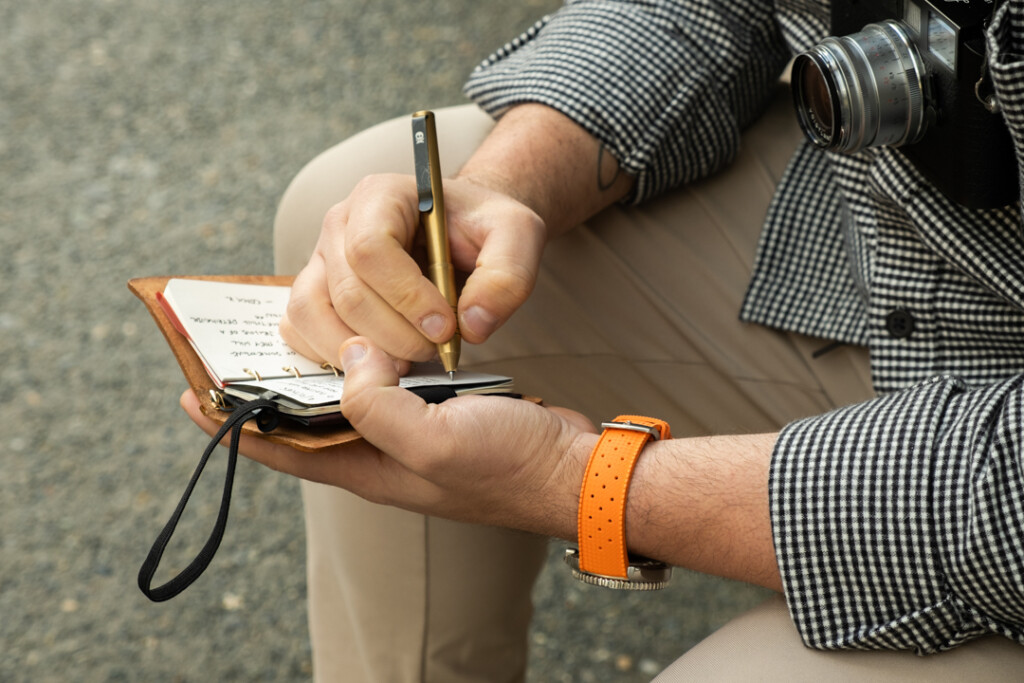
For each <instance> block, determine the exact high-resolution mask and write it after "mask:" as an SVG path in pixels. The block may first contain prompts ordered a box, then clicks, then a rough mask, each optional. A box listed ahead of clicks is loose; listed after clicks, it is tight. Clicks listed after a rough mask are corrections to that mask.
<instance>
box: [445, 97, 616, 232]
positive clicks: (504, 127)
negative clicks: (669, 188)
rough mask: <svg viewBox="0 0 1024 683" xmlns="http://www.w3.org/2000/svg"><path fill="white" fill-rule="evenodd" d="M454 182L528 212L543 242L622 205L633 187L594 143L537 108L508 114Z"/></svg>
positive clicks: (547, 109) (553, 113)
mask: <svg viewBox="0 0 1024 683" xmlns="http://www.w3.org/2000/svg"><path fill="white" fill-rule="evenodd" d="M458 177H459V178H464V179H466V180H469V181H471V182H474V183H477V184H479V185H483V186H485V187H488V188H490V189H493V190H498V191H501V192H504V193H505V194H508V195H509V196H511V197H513V198H514V199H516V200H518V201H520V202H522V203H523V204H525V205H526V206H528V207H530V208H531V209H533V210H534V211H535V212H536V213H537V215H539V216H540V217H541V219H543V221H544V223H545V225H546V227H547V231H548V237H549V238H550V237H553V236H555V235H557V234H558V233H560V232H562V231H564V230H568V229H569V228H572V227H573V226H575V225H578V224H579V223H581V222H582V221H584V220H586V219H587V218H589V217H590V216H592V215H594V214H596V213H597V212H599V211H600V210H601V209H603V208H605V207H607V206H609V205H611V204H613V203H614V202H616V201H618V200H619V199H622V198H623V197H625V196H626V194H628V193H629V191H630V189H631V188H632V186H633V182H634V179H633V178H632V176H629V175H628V174H626V173H624V172H622V171H621V170H620V168H619V162H618V161H617V160H616V159H615V157H613V156H612V155H611V154H610V153H608V152H607V150H605V149H604V148H603V147H602V145H601V144H600V143H599V142H598V141H597V140H596V139H595V138H593V137H592V136H591V135H590V134H589V133H587V132H586V131H585V130H583V128H581V127H579V126H578V125H576V124H575V123H574V122H573V121H572V120H571V119H569V118H568V117H566V116H565V115H563V114H561V113H559V112H557V111H555V110H554V109H551V108H550V107H547V106H545V105H542V104H522V105H519V106H516V107H513V108H512V109H510V110H509V111H508V112H507V113H506V114H505V115H504V116H502V117H501V119H500V120H499V121H498V123H497V125H496V126H495V128H494V130H493V131H492V132H491V134H490V135H489V136H488V137H487V139H486V140H485V141H484V143H483V144H482V145H481V146H480V148H479V149H478V150H477V151H476V153H475V154H474V155H473V156H472V157H471V158H470V159H469V160H468V161H467V162H466V164H465V165H464V166H463V167H462V169H461V170H460V171H459V173H458Z"/></svg>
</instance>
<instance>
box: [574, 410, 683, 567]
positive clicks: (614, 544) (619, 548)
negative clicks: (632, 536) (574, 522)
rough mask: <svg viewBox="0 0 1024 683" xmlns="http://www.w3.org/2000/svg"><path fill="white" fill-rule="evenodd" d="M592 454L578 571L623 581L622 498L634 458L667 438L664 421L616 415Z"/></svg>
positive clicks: (583, 499) (584, 497) (580, 530)
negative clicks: (647, 447)
mask: <svg viewBox="0 0 1024 683" xmlns="http://www.w3.org/2000/svg"><path fill="white" fill-rule="evenodd" d="M602 426H603V427H604V428H605V429H604V432H603V433H602V434H601V438H600V440H599V441H598V442H597V446H595V447H594V450H593V452H592V453H591V455H590V462H589V463H588V464H587V471H586V474H585V475H584V477H583V487H582V490H581V492H580V505H579V520H578V526H577V529H578V533H579V547H580V558H579V564H580V569H581V570H582V571H583V572H586V573H589V574H597V575H600V576H607V577H615V578H622V579H625V578H627V573H626V570H627V567H628V565H629V560H628V556H627V550H626V532H625V513H626V495H627V493H628V491H629V483H630V480H631V479H632V476H633V468H634V466H635V465H636V461H637V458H638V457H639V456H640V453H641V451H643V449H644V446H646V445H647V442H648V441H650V440H652V439H669V438H671V432H670V430H669V426H668V423H667V422H665V421H663V420H658V419H656V418H652V417H644V416H641V415H619V416H618V417H617V418H615V421H614V422H611V423H605V424H604V425H602Z"/></svg>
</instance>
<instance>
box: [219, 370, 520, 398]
mask: <svg viewBox="0 0 1024 683" xmlns="http://www.w3.org/2000/svg"><path fill="white" fill-rule="evenodd" d="M510 382H511V378H509V377H505V376H503V375H490V374H487V373H483V372H463V371H462V370H460V371H458V372H456V373H455V379H450V378H449V377H448V373H447V372H445V371H444V370H443V369H442V368H441V366H440V365H435V364H427V365H421V366H413V369H412V370H411V371H410V373H409V374H408V375H406V376H405V377H402V378H401V379H400V380H399V381H398V385H399V386H402V387H406V388H411V387H423V386H453V387H455V388H456V390H458V388H459V387H465V386H474V385H495V386H502V385H505V384H507V383H510ZM236 384H237V385H238V386H244V387H257V388H259V389H264V390H270V391H273V392H276V393H277V394H280V395H281V396H283V397H285V398H288V399H291V400H293V401H296V402H297V403H302V404H305V405H309V406H317V405H324V404H331V403H337V402H338V401H340V400H341V395H342V393H343V392H344V389H345V378H344V376H342V377H335V376H334V375H333V374H332V375H329V376H326V377H303V378H302V379H296V378H294V377H292V378H283V379H272V380H264V381H262V382H237V383H236Z"/></svg>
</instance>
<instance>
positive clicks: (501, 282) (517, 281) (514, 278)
mask: <svg viewBox="0 0 1024 683" xmlns="http://www.w3.org/2000/svg"><path fill="white" fill-rule="evenodd" d="M491 278H492V282H493V283H494V287H495V288H496V289H497V290H498V291H500V292H502V293H503V294H504V295H505V297H504V298H505V300H506V302H507V303H514V302H515V303H518V302H522V301H525V300H526V298H527V297H528V296H530V292H532V291H533V275H532V273H530V271H529V270H528V269H527V268H524V267H522V266H521V265H519V264H517V263H514V262H510V263H508V264H506V267H504V268H502V269H501V270H495V271H494V272H493V273H492V274H491Z"/></svg>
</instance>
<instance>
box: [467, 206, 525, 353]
mask: <svg viewBox="0 0 1024 683" xmlns="http://www.w3.org/2000/svg"><path fill="white" fill-rule="evenodd" d="M543 249H544V238H543V235H542V233H541V232H540V231H537V230H531V229H516V227H514V226H507V227H503V228H500V229H496V230H494V231H492V232H491V234H490V235H488V238H487V241H486V242H485V243H484V245H483V247H482V248H481V249H480V254H479V255H478V257H477V262H476V268H474V269H473V272H472V273H471V274H470V276H469V278H468V279H467V280H466V284H465V286H464V287H463V289H462V294H461V295H460V297H459V331H460V332H461V333H462V336H463V338H464V339H465V340H466V341H468V342H470V343H472V344H479V343H481V342H483V341H485V340H486V339H487V338H488V337H490V336H491V335H492V334H494V331H495V330H497V329H498V328H499V327H501V325H502V324H504V322H505V321H506V320H508V319H509V318H510V317H511V316H512V314H513V313H515V312H516V310H517V309H518V308H519V307H520V306H522V305H523V303H524V302H525V301H526V299H527V297H529V296H530V292H532V291H533V286H534V284H536V282H537V272H538V270H539V269H540V257H541V253H542V252H543Z"/></svg>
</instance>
